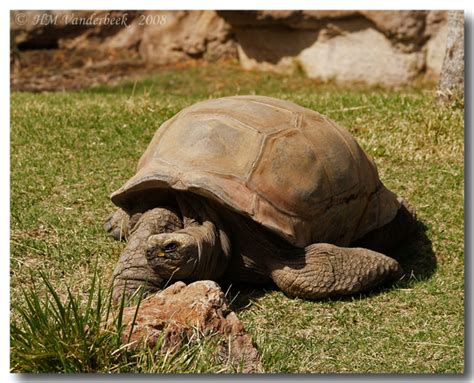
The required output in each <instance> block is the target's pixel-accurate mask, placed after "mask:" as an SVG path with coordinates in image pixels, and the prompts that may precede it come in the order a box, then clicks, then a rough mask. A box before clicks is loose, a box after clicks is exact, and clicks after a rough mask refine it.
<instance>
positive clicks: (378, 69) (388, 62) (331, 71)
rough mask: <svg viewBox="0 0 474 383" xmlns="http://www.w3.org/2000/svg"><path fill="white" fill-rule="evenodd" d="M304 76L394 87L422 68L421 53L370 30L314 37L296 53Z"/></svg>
mask: <svg viewBox="0 0 474 383" xmlns="http://www.w3.org/2000/svg"><path fill="white" fill-rule="evenodd" d="M298 59H299V62H300V63H301V66H302V68H303V70H304V71H305V72H306V74H307V75H308V77H311V78H318V79H321V80H323V81H327V80H335V81H336V82H362V83H366V84H384V85H389V86H397V85H400V84H407V83H409V82H410V81H411V80H413V79H414V78H415V77H416V76H417V75H418V74H419V73H420V70H421V68H422V67H423V55H422V54H421V53H416V52H413V53H402V52H400V51H398V50H397V49H395V48H394V47H393V45H392V44H390V42H389V41H388V40H387V39H386V38H385V37H384V36H383V34H381V33H380V32H378V31H376V30H374V29H364V30H360V31H357V32H352V33H350V34H341V35H339V36H334V37H332V38H328V39H324V40H318V41H317V42H315V43H314V44H313V45H312V46H311V47H309V48H306V49H304V50H303V51H302V52H301V53H300V54H299V55H298Z"/></svg>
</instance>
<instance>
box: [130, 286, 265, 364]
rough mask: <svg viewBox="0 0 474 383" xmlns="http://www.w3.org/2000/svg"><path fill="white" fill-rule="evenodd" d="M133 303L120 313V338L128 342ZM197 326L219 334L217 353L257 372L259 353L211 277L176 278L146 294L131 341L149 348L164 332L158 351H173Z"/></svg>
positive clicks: (210, 334) (205, 330) (207, 333)
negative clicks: (220, 339) (175, 280)
mask: <svg viewBox="0 0 474 383" xmlns="http://www.w3.org/2000/svg"><path fill="white" fill-rule="evenodd" d="M135 312H136V307H127V308H125V309H124V313H123V323H124V330H123V341H124V342H127V340H128V336H129V334H130V326H131V324H132V322H133V318H134V316H135ZM196 330H198V331H199V332H200V333H202V334H204V335H206V336H220V337H221V338H222V342H223V343H221V345H220V349H219V355H220V357H221V358H223V359H224V360H231V361H234V362H236V363H242V364H243V372H260V371H261V364H260V356H259V354H258V351H257V350H256V349H255V347H254V345H253V343H252V339H251V338H250V336H249V335H248V334H247V333H246V332H245V330H244V327H243V325H242V323H241V322H240V320H239V319H238V318H237V316H236V315H235V313H234V312H232V311H231V310H230V309H229V307H228V304H227V302H226V299H225V296H224V293H223V292H222V290H221V289H220V287H219V285H217V283H215V282H213V281H198V282H194V283H191V284H189V285H186V284H185V283H183V282H176V283H175V284H173V285H171V286H170V287H168V288H167V289H165V290H163V291H161V292H159V293H156V294H154V295H151V296H149V297H147V298H145V299H144V300H143V301H142V302H141V304H140V307H139V310H138V313H137V316H136V319H135V324H134V327H133V331H132V334H131V338H130V342H131V346H130V347H131V348H137V347H140V345H141V344H142V342H146V344H147V345H148V346H150V347H152V348H154V347H155V346H156V344H157V340H158V339H159V337H161V336H163V337H164V340H163V343H162V347H163V348H162V350H161V351H165V352H166V351H170V352H173V351H174V350H176V349H177V348H178V347H179V346H180V345H181V344H183V342H185V341H189V340H190V339H191V338H192V336H193V333H194V332H195V331H196Z"/></svg>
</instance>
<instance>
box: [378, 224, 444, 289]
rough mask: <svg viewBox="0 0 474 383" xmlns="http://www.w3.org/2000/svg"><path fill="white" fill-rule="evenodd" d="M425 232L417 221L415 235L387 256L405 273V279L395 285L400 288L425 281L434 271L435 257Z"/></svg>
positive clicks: (425, 228) (425, 229)
mask: <svg viewBox="0 0 474 383" xmlns="http://www.w3.org/2000/svg"><path fill="white" fill-rule="evenodd" d="M427 230H428V228H427V227H426V225H425V224H424V223H423V222H421V221H417V223H416V231H415V233H414V234H413V235H412V236H411V237H410V238H408V240H407V241H406V242H404V243H403V244H402V245H401V246H399V247H398V248H396V249H395V250H393V251H391V252H390V253H389V254H387V255H389V256H390V257H392V258H395V259H396V260H397V261H398V262H399V263H400V264H401V265H402V267H403V270H404V271H405V277H404V278H402V279H401V280H400V281H399V282H398V283H397V285H398V286H400V287H409V286H411V285H413V283H416V282H419V281H424V280H427V279H429V278H430V277H431V276H432V275H433V273H434V272H435V271H436V267H437V262H436V256H435V253H434V251H433V246H432V243H431V240H430V239H429V238H428V236H427V235H426V232H427Z"/></svg>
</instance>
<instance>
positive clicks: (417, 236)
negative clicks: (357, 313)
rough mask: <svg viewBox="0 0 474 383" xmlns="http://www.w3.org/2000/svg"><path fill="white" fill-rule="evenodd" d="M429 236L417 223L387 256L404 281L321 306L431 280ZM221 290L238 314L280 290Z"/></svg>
mask: <svg viewBox="0 0 474 383" xmlns="http://www.w3.org/2000/svg"><path fill="white" fill-rule="evenodd" d="M426 232H427V227H426V225H425V224H424V223H423V222H420V221H417V223H416V230H415V232H414V233H413V234H412V235H411V236H410V237H409V238H407V239H406V241H404V242H403V243H402V244H401V245H400V246H399V247H397V248H396V249H394V250H392V251H390V252H387V255H388V256H390V257H392V258H394V259H396V260H397V261H398V262H399V263H400V265H401V266H402V268H403V270H404V275H403V276H402V278H401V279H400V280H398V281H396V282H395V283H394V284H392V285H381V286H380V287H378V288H375V289H372V290H370V291H368V292H366V293H361V294H356V295H351V296H342V297H332V298H328V299H322V300H319V302H328V301H352V300H353V299H354V298H356V299H364V298H368V297H371V296H375V295H378V294H381V293H383V292H386V291H389V290H393V289H397V288H402V289H405V288H409V287H411V286H413V285H414V284H416V283H419V282H421V281H424V280H427V279H429V278H430V277H431V276H432V275H433V273H434V272H435V271H436V256H435V254H434V251H433V247H432V243H431V240H430V239H429V238H428V236H427V235H426ZM221 286H222V288H223V289H224V291H227V299H228V301H229V302H230V306H231V309H232V310H233V311H236V312H239V311H243V310H246V309H247V308H249V307H250V306H252V304H253V303H254V301H255V300H256V299H258V298H260V297H262V296H264V295H265V294H266V293H267V292H270V291H276V290H278V287H277V286H276V285H274V284H264V285H263V284H262V285H251V284H245V283H235V282H234V283H232V284H231V283H225V282H221ZM315 303H317V301H315Z"/></svg>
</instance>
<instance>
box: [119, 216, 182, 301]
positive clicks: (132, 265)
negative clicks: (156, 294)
mask: <svg viewBox="0 0 474 383" xmlns="http://www.w3.org/2000/svg"><path fill="white" fill-rule="evenodd" d="M182 227H183V226H182V222H181V220H180V219H179V218H178V216H177V215H176V214H175V213H174V212H173V211H171V210H169V209H165V208H154V209H151V210H148V211H146V212H145V213H143V214H141V215H140V216H139V218H138V220H137V222H136V224H135V225H134V227H133V228H132V229H131V230H130V234H129V236H128V243H127V246H126V247H125V249H124V250H123V252H122V254H121V255H120V258H119V260H118V262H117V265H116V266H115V270H114V274H113V278H114V282H113V292H112V297H113V300H114V302H118V301H119V299H120V298H121V296H122V294H123V295H124V296H125V298H126V299H128V298H130V296H131V295H132V294H133V293H134V292H135V291H136V290H137V289H138V288H140V287H144V288H145V293H148V292H152V291H156V290H157V289H159V288H161V287H163V281H162V278H160V277H159V276H158V275H157V274H156V273H155V272H154V271H153V270H152V269H151V268H150V266H149V265H148V262H147V259H146V251H147V240H148V238H149V237H150V236H152V235H155V234H160V233H170V232H174V231H176V230H179V229H181V228H182Z"/></svg>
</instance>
